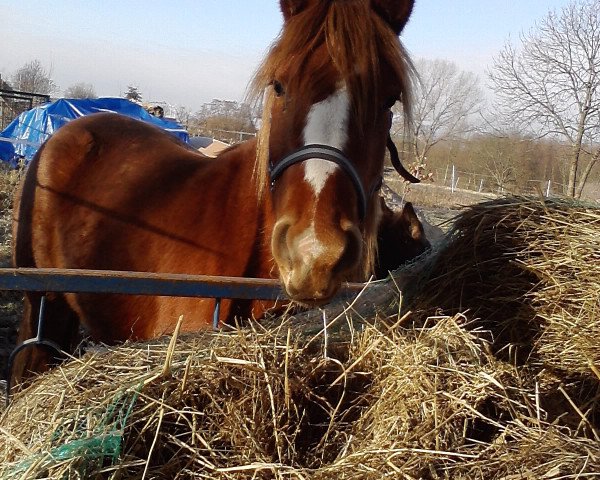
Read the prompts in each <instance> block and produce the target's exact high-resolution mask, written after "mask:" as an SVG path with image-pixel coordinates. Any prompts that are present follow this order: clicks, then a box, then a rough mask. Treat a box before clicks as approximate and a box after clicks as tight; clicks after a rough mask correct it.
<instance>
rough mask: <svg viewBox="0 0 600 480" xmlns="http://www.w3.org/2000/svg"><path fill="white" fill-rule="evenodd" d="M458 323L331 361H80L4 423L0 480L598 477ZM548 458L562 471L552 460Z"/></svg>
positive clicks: (590, 456)
mask: <svg viewBox="0 0 600 480" xmlns="http://www.w3.org/2000/svg"><path fill="white" fill-rule="evenodd" d="M405 321H406V319H405ZM465 322H467V320H466V318H465V317H463V316H456V317H446V318H435V319H432V320H431V322H430V325H426V326H425V327H423V328H420V329H414V328H412V327H407V328H402V327H401V326H395V327H394V328H391V329H390V328H388V327H386V326H385V324H380V325H379V328H378V327H377V326H369V325H367V326H365V329H364V330H363V331H362V332H356V331H355V332H353V333H352V338H349V339H346V340H345V341H342V340H341V339H338V340H337V341H336V342H335V344H330V345H329V348H328V351H329V352H330V353H331V354H332V357H330V358H324V357H323V350H322V349H323V346H324V345H323V336H322V335H319V336H318V337H313V338H306V337H304V336H303V335H302V329H301V328H298V326H294V325H292V324H290V323H284V324H283V325H282V326H280V327H279V328H277V329H274V330H259V328H260V327H258V326H257V327H256V328H255V329H254V330H251V331H244V332H242V331H240V332H235V333H229V334H204V335H201V336H188V337H185V338H182V339H180V340H179V341H177V343H174V344H171V347H169V344H168V342H167V340H161V341H158V342H152V343H148V344H141V345H134V344H132V345H125V346H122V347H118V348H111V349H109V350H108V351H106V352H94V353H90V354H87V355H86V356H85V357H83V358H82V359H80V360H75V361H72V362H70V363H68V364H65V365H64V366H62V367H60V368H58V369H56V370H54V371H52V372H50V373H48V374H45V375H43V376H41V377H40V378H39V379H38V381H37V382H35V383H34V384H33V385H32V386H30V387H29V388H28V389H26V390H24V391H23V392H21V393H20V394H19V396H18V397H17V398H16V399H15V401H14V403H13V404H12V406H11V407H10V409H9V410H8V411H6V412H4V414H3V416H2V418H0V428H1V431H2V436H1V437H0V458H2V466H1V467H0V476H1V478H11V479H13V478H14V479H25V478H27V479H29V478H41V477H44V476H46V477H49V478H122V479H127V478H141V477H143V476H144V475H146V478H181V479H187V478H190V479H191V478H213V479H245V478H281V479H283V478H286V479H289V478H297V479H301V478H311V479H337V478H356V479H371V478H372V479H379V478H382V476H384V475H390V476H392V477H393V478H432V479H442V478H444V479H448V478H453V479H454V478H473V479H490V478H501V477H497V476H496V472H497V471H506V472H510V473H511V474H516V473H521V472H536V473H539V472H543V473H544V474H545V473H547V472H560V475H569V474H574V473H577V472H580V473H585V472H588V473H591V472H597V471H600V450H599V447H598V443H597V442H596V443H594V442H593V441H592V440H590V436H589V435H587V434H586V432H585V431H583V430H581V429H580V430H579V431H574V430H569V429H567V428H565V427H564V426H563V425H561V424H560V422H558V423H556V422H555V423H554V424H550V423H548V422H546V421H545V420H544V415H545V412H544V411H543V407H542V406H541V402H540V400H539V395H540V394H539V392H538V394H537V395H536V394H535V392H534V383H535V382H534V374H532V373H531V372H529V371H528V370H527V369H525V370H523V369H520V368H517V367H515V366H514V365H510V364H508V363H506V362H503V361H501V360H499V359H497V358H496V357H494V356H493V355H492V354H491V352H490V349H489V344H488V341H487V340H486V339H485V338H484V337H483V336H478V335H476V334H473V333H470V332H468V331H467V330H466V329H465V328H464V327H465V325H464V324H465ZM169 358H170V360H168V359H169ZM165 365H166V366H167V367H165ZM541 395H543V393H542V394H541ZM587 433H589V432H587ZM546 440H547V443H545V442H546ZM534 447H535V453H536V454H535V455H530V456H528V457H527V458H526V461H525V459H523V461H522V462H521V463H514V461H513V460H514V459H515V458H517V457H518V458H519V459H521V458H522V457H524V455H523V449H524V448H528V449H529V450H532V449H534ZM558 448H560V449H565V450H564V454H563V456H562V457H560V458H562V460H559V457H556V456H552V457H549V455H550V454H552V455H554V454H555V453H556V450H557V449H558ZM557 468H558V470H557ZM557 476H558V475H557ZM547 478H557V477H552V476H548V477H547ZM566 478H568V477H566Z"/></svg>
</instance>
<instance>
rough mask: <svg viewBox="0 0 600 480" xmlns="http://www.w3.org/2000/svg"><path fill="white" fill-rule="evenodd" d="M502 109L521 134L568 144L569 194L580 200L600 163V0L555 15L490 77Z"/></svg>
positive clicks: (509, 48)
mask: <svg viewBox="0 0 600 480" xmlns="http://www.w3.org/2000/svg"><path fill="white" fill-rule="evenodd" d="M490 79H491V82H492V87H493V89H494V91H495V92H496V94H497V95H498V98H499V109H500V111H502V112H503V113H504V114H505V115H506V119H507V121H508V122H509V123H510V124H511V125H512V126H513V127H514V128H517V129H519V130H520V131H531V132H532V133H534V134H536V135H538V136H540V137H543V136H551V137H554V138H557V139H560V140H562V141H563V142H565V143H567V144H568V145H569V146H570V148H569V153H568V154H567V158H566V160H567V162H568V165H569V168H568V179H567V192H566V193H567V194H568V195H569V196H572V197H576V198H579V197H581V193H582V190H583V187H584V185H585V183H586V181H587V179H588V177H589V175H590V172H591V171H592V168H593V166H594V164H595V163H596V162H598V159H599V158H600V145H599V136H600V0H584V1H573V2H571V3H570V4H569V5H568V6H566V7H564V8H563V9H562V10H561V11H558V12H557V11H551V12H549V13H548V14H547V15H546V17H544V18H543V19H542V20H541V21H540V22H539V23H538V24H537V25H536V26H535V27H534V28H533V29H532V30H531V31H530V32H528V33H526V34H522V35H521V37H520V46H519V47H518V48H517V47H515V46H513V45H511V44H510V43H507V44H506V45H505V47H504V49H503V50H502V51H501V52H500V54H499V55H498V56H497V57H496V58H495V59H494V65H493V68H492V70H491V72H490Z"/></svg>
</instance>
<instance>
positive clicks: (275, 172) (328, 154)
mask: <svg viewBox="0 0 600 480" xmlns="http://www.w3.org/2000/svg"><path fill="white" fill-rule="evenodd" d="M387 147H388V150H389V151H390V156H391V158H392V164H393V165H394V168H395V169H396V171H397V172H398V173H399V174H400V175H401V176H402V177H404V178H405V179H406V180H408V181H409V182H412V183H419V179H418V178H416V177H414V176H413V175H411V174H410V173H408V171H407V170H406V169H405V168H404V167H403V166H402V164H401V163H400V159H399V157H398V150H396V146H395V145H394V142H392V140H391V138H390V137H389V136H388V142H387ZM313 158H314V159H321V160H327V161H329V162H333V163H335V164H337V165H339V166H340V168H341V169H342V170H343V171H344V172H345V173H346V175H347V176H348V178H349V179H350V181H351V182H352V185H354V190H355V191H356V195H357V197H358V215H359V218H360V220H361V221H363V220H364V219H365V217H366V214H367V205H368V202H369V199H370V198H371V197H372V196H373V194H374V193H375V192H376V191H378V190H379V189H380V188H381V185H382V182H383V178H382V177H379V178H378V179H377V181H376V182H375V183H374V184H373V186H372V187H371V189H370V190H369V194H368V195H367V194H366V193H365V189H364V187H363V184H362V181H361V180H360V177H359V176H358V173H357V171H356V168H354V165H352V162H350V160H348V157H346V155H344V152H342V151H341V150H339V149H337V148H335V147H332V146H330V145H321V144H316V143H314V144H310V145H304V146H303V147H300V148H299V149H297V150H295V151H293V152H292V153H290V154H289V155H286V156H285V157H284V158H283V159H282V160H281V161H280V162H279V163H278V164H277V165H273V163H270V165H269V174H270V177H271V190H273V189H274V188H275V182H276V181H277V179H278V178H279V177H281V175H283V172H285V170H286V169H288V168H289V167H291V166H292V165H295V164H297V163H301V162H304V161H306V160H310V159H313Z"/></svg>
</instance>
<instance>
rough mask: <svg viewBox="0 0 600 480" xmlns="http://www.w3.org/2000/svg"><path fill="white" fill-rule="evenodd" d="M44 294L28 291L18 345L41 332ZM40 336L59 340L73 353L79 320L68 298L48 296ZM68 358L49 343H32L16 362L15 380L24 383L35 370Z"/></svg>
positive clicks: (56, 295)
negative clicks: (40, 317) (67, 300)
mask: <svg viewBox="0 0 600 480" xmlns="http://www.w3.org/2000/svg"><path fill="white" fill-rule="evenodd" d="M41 301H42V295H41V294H39V293H27V294H26V295H25V302H24V313H23V319H22V321H21V324H20V326H19V333H18V336H17V348H18V347H19V345H21V344H22V343H23V342H25V341H26V340H29V339H32V338H35V337H36V336H37V334H38V322H39V313H40V305H41ZM40 333H41V335H40V340H43V341H47V342H49V343H50V342H51V343H53V344H56V345H57V346H58V347H59V348H60V349H61V350H63V351H65V352H67V353H72V352H73V350H74V349H75V347H76V346H77V342H78V340H79V320H78V318H77V315H76V314H75V312H74V311H73V310H72V309H71V308H70V307H69V306H68V304H67V302H66V301H65V298H64V297H63V296H62V295H59V294H50V295H48V296H47V297H46V301H45V305H44V313H43V328H42V331H41V332H40ZM61 360H64V356H63V355H61V354H60V352H58V351H56V350H55V349H53V348H51V347H48V346H47V345H31V346H27V347H25V348H23V349H22V350H20V351H19V352H18V353H17V354H16V356H15V358H14V359H13V363H12V372H7V374H8V375H11V379H12V384H13V385H16V384H18V383H21V382H22V381H23V380H25V379H26V378H28V377H31V376H32V374H35V373H41V372H44V371H46V370H48V369H49V368H50V367H52V366H54V365H56V364H58V363H59V362H60V361H61Z"/></svg>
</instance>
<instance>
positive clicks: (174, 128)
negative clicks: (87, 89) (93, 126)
mask: <svg viewBox="0 0 600 480" xmlns="http://www.w3.org/2000/svg"><path fill="white" fill-rule="evenodd" d="M98 112H115V113H120V114H122V115H126V116H128V117H131V118H135V119H138V120H143V121H144V122H148V123H151V124H153V125H156V126H158V127H160V128H162V129H164V130H166V131H168V132H169V133H171V134H173V135H175V136H176V137H178V138H180V139H181V140H183V141H184V142H187V141H188V139H189V134H188V132H187V131H186V130H185V129H184V128H183V127H182V126H181V125H179V124H178V123H177V122H175V121H172V120H165V119H162V118H158V117H154V116H152V115H150V114H149V113H148V112H147V111H146V110H144V108H143V107H142V106H140V105H138V104H136V103H133V102H130V101H129V100H126V99H124V98H98V99H66V98H63V99H60V100H57V101H55V102H52V103H47V104H45V105H42V106H40V107H36V108H33V109H31V110H28V111H27V112H23V113H22V114H21V115H19V116H18V117H17V118H15V119H14V120H13V121H12V122H11V123H10V125H9V126H8V127H6V128H5V129H4V130H3V131H2V132H0V159H1V160H4V161H5V162H9V163H11V164H13V165H16V164H17V162H18V161H19V159H20V158H24V159H25V162H26V163H29V162H30V161H31V160H32V159H33V156H34V155H35V152H37V150H38V148H39V147H40V146H41V145H42V143H44V141H45V140H46V139H47V138H48V137H49V136H50V135H51V134H52V133H54V132H55V131H56V130H58V129H59V128H60V127H62V126H63V125H64V124H65V123H67V122H69V121H71V120H73V119H75V118H78V117H82V116H84V115H90V114H92V113H98Z"/></svg>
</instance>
